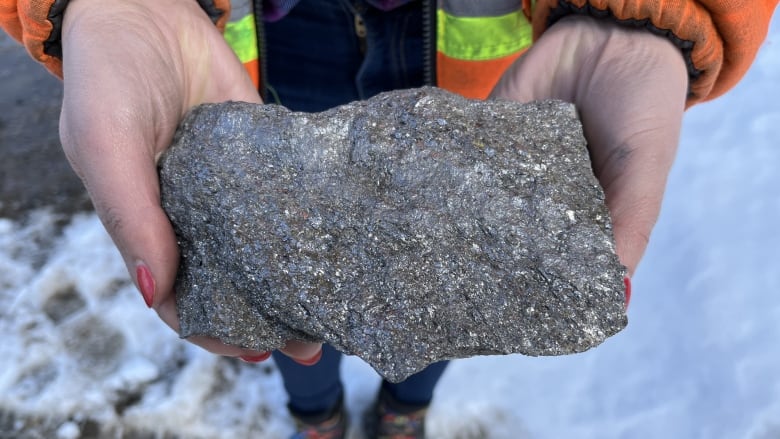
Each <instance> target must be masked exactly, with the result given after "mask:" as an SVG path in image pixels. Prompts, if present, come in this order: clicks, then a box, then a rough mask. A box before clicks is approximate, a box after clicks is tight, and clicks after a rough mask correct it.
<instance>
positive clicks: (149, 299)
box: [135, 263, 155, 308]
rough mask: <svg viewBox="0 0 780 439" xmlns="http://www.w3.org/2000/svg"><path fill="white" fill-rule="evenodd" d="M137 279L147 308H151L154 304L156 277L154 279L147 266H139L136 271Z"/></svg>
mask: <svg viewBox="0 0 780 439" xmlns="http://www.w3.org/2000/svg"><path fill="white" fill-rule="evenodd" d="M135 279H136V282H138V289H139V290H141V295H142V296H144V302H146V306H148V307H149V308H151V307H152V303H153V302H154V288H155V286H154V277H152V272H151V270H149V267H147V266H146V264H143V263H142V264H138V266H137V267H136V269H135Z"/></svg>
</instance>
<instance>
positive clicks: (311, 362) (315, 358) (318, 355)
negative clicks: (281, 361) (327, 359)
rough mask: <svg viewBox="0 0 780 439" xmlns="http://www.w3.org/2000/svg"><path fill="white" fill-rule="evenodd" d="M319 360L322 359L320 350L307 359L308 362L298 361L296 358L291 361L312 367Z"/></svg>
mask: <svg viewBox="0 0 780 439" xmlns="http://www.w3.org/2000/svg"><path fill="white" fill-rule="evenodd" d="M320 358H322V349H320V350H319V351H318V352H317V353H316V354H314V356H313V357H311V358H309V359H308V360H299V359H297V358H293V361H295V362H296V363H298V364H300V365H302V366H314V365H315V364H317V362H318V361H320Z"/></svg>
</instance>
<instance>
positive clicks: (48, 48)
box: [0, 0, 230, 78]
mask: <svg viewBox="0 0 780 439" xmlns="http://www.w3.org/2000/svg"><path fill="white" fill-rule="evenodd" d="M197 1H198V4H200V5H201V7H203V10H204V11H205V12H206V14H208V15H209V17H210V18H211V19H212V21H214V23H215V24H216V25H217V26H219V27H220V29H221V30H223V29H224V26H225V23H226V22H227V19H228V15H229V14H230V0H214V1H210V0H197ZM67 5H68V0H0V27H1V28H3V30H5V31H6V32H7V33H8V34H9V35H10V36H11V37H13V38H14V39H15V40H16V41H18V42H20V43H22V44H23V45H24V47H25V48H26V49H27V51H28V52H29V53H30V55H31V56H32V57H33V58H35V59H36V60H37V61H39V62H41V63H42V64H43V65H44V66H45V67H46V68H47V69H48V70H49V71H50V72H51V73H53V74H54V75H55V76H57V77H59V78H62V45H61V42H60V32H61V31H62V17H63V15H64V13H65V7H66V6H67Z"/></svg>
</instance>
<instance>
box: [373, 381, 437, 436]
mask: <svg viewBox="0 0 780 439" xmlns="http://www.w3.org/2000/svg"><path fill="white" fill-rule="evenodd" d="M427 412H428V406H425V407H412V406H408V405H404V404H403V403H399V402H397V401H395V400H394V399H393V397H392V396H390V395H389V394H388V393H387V392H385V390H384V389H382V390H381V391H380V392H379V396H378V397H377V401H376V403H375V404H374V406H373V408H372V409H370V410H369V411H368V413H366V417H365V419H364V423H363V426H364V429H365V432H366V439H425V414H426V413H427Z"/></svg>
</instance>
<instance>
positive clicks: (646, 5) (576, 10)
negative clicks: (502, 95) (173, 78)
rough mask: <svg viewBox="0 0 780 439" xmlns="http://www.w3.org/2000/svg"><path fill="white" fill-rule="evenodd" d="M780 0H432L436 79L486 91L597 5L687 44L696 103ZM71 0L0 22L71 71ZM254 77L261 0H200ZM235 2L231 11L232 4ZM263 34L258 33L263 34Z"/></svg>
mask: <svg viewBox="0 0 780 439" xmlns="http://www.w3.org/2000/svg"><path fill="white" fill-rule="evenodd" d="M779 1H780V0H479V1H474V0H423V8H424V10H425V23H426V24H425V26H426V27H425V29H424V30H425V34H426V35H427V37H426V43H425V44H427V47H428V53H429V56H428V61H427V66H428V67H427V68H426V71H427V73H428V76H429V78H428V82H429V83H431V84H435V85H438V86H440V87H443V88H446V89H449V90H452V91H455V92H458V93H461V94H463V95H465V96H468V97H476V98H483V97H485V96H487V94H488V93H489V92H490V90H491V89H492V87H493V85H494V84H495V83H496V82H497V80H498V78H499V77H500V76H501V74H502V73H503V72H504V70H505V69H506V68H507V67H508V66H509V65H510V64H511V63H512V62H513V61H514V60H515V59H516V58H517V57H518V56H519V55H520V54H521V53H522V52H523V51H525V50H526V49H527V48H528V47H529V46H530V45H531V44H532V42H533V41H534V40H535V39H537V38H539V36H540V35H541V34H542V33H544V31H545V30H546V29H547V28H548V27H550V26H552V25H553V24H554V23H555V22H556V21H558V20H559V19H561V18H563V17H565V16H568V15H589V16H592V17H596V18H599V19H604V20H611V21H616V22H618V23H621V24H624V25H627V26H633V27H640V28H645V29H647V30H648V31H651V32H653V33H655V34H657V35H660V36H663V37H666V38H668V39H669V40H670V41H672V42H673V43H674V44H675V45H676V46H677V47H678V48H679V49H680V51H681V53H682V56H683V57H684V58H685V62H686V64H687V67H688V74H689V76H690V95H689V98H688V104H689V105H692V104H694V103H697V102H701V101H704V100H709V99H712V98H715V97H717V96H720V95H721V94H723V93H725V92H726V91H727V90H729V89H730V88H731V87H733V86H734V85H735V84H736V83H737V82H738V81H739V80H740V79H741V78H742V76H743V75H744V74H745V72H746V71H747V69H748V68H749V67H750V65H751V63H752V62H753V60H754V59H755V56H756V53H757V52H758V49H759V47H760V45H761V43H762V42H763V40H764V39H765V38H766V34H767V31H768V27H769V21H770V19H771V16H772V13H773V11H774V10H775V8H776V7H777V4H778V2H779ZM67 3H68V1H67V0H0V26H2V28H3V29H5V30H6V31H7V32H8V33H9V34H10V35H11V36H13V37H14V38H15V39H17V40H18V41H20V42H22V43H23V44H24V45H25V47H26V48H27V50H28V51H29V52H30V54H31V55H32V56H33V57H34V58H35V59H37V60H38V61H40V62H42V63H43V64H44V65H45V66H46V67H47V68H48V69H49V70H50V71H51V72H52V73H54V74H55V75H57V76H59V77H61V76H62V62H61V58H62V47H61V44H60V31H61V24H62V16H63V13H64V10H65V7H66V6H67ZM198 3H199V4H200V5H201V6H202V7H203V9H204V11H206V13H207V14H208V15H209V16H210V17H211V18H212V20H213V21H214V22H215V23H216V25H217V26H219V27H220V29H223V30H224V32H225V37H226V39H227V40H228V42H229V43H230V44H231V46H232V47H233V49H234V50H235V51H236V53H237V55H238V56H239V58H240V59H241V61H242V62H243V63H244V65H245V66H246V67H247V70H248V71H249V72H250V74H251V75H252V77H253V79H254V80H255V81H260V80H261V76H262V71H263V68H262V57H261V56H260V54H261V53H262V44H260V45H258V44H257V41H262V26H258V25H257V24H258V23H262V21H261V18H260V17H261V14H262V3H263V2H262V0H255V1H249V0H234V1H230V0H198ZM231 11H232V14H231ZM258 37H259V38H258Z"/></svg>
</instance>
